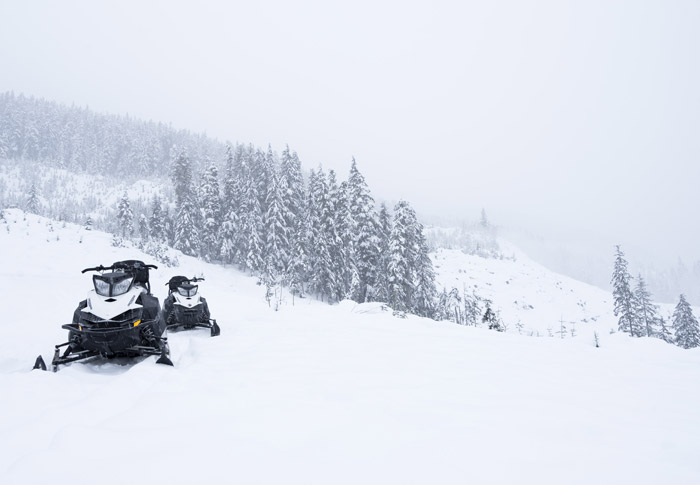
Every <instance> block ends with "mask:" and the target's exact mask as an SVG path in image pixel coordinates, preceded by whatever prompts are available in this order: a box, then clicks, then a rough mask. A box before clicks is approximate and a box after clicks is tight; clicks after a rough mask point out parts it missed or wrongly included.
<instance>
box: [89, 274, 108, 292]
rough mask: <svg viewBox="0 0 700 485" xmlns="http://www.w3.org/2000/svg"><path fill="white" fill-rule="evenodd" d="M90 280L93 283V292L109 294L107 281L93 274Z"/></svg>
mask: <svg viewBox="0 0 700 485" xmlns="http://www.w3.org/2000/svg"><path fill="white" fill-rule="evenodd" d="M92 282H93V283H94V285H95V292H97V294H98V295H100V296H109V286H110V285H109V282H108V281H105V280H103V279H102V278H100V277H99V276H97V275H95V276H93V277H92Z"/></svg>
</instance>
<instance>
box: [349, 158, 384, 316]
mask: <svg viewBox="0 0 700 485" xmlns="http://www.w3.org/2000/svg"><path fill="white" fill-rule="evenodd" d="M347 192H348V196H347V198H348V204H349V212H350V218H351V224H352V226H351V228H350V232H351V233H352V234H354V235H355V239H354V241H353V243H354V244H353V249H354V250H353V259H354V261H353V263H352V264H353V267H354V268H356V270H357V275H358V278H359V285H358V292H357V293H356V294H355V295H353V299H354V300H355V301H357V302H359V303H363V302H365V301H372V300H374V299H375V298H376V296H375V295H376V293H378V291H377V288H376V287H377V279H378V278H377V268H378V261H379V238H378V236H377V232H378V229H377V222H376V216H375V214H374V199H373V198H372V196H371V195H370V192H369V188H368V187H367V183H366V182H365V178H364V177H363V176H362V174H361V173H360V172H359V170H358V169H357V163H356V162H355V159H354V158H353V159H352V163H351V166H350V176H349V177H348V188H347Z"/></svg>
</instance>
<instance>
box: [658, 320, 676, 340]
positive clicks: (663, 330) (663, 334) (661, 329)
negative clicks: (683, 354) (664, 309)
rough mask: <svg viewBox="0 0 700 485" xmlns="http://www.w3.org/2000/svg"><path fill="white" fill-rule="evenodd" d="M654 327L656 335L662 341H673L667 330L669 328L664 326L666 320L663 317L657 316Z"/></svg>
mask: <svg viewBox="0 0 700 485" xmlns="http://www.w3.org/2000/svg"><path fill="white" fill-rule="evenodd" d="M656 328H657V333H656V337H658V338H660V339H661V340H663V341H664V342H666V343H668V344H672V343H674V339H673V334H672V333H671V331H670V330H669V328H668V327H667V326H666V320H665V319H664V318H663V317H661V316H660V317H658V319H657V320H656Z"/></svg>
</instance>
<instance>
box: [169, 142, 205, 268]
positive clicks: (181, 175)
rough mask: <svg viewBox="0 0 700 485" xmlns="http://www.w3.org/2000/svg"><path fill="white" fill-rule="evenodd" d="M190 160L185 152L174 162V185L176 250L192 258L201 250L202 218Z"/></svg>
mask: <svg viewBox="0 0 700 485" xmlns="http://www.w3.org/2000/svg"><path fill="white" fill-rule="evenodd" d="M190 165H191V164H190V161H189V159H188V158H187V157H186V156H185V154H184V152H180V154H179V155H178V156H177V157H176V158H175V161H174V162H173V171H172V177H173V185H174V186H175V210H176V217H175V244H174V246H175V249H179V250H180V251H182V252H183V253H185V254H187V255H190V256H197V255H198V254H199V250H200V240H199V237H200V234H199V230H198V227H197V226H198V222H199V220H200V218H201V215H200V213H199V209H198V207H197V203H196V200H195V195H194V191H193V190H192V171H191V166H190Z"/></svg>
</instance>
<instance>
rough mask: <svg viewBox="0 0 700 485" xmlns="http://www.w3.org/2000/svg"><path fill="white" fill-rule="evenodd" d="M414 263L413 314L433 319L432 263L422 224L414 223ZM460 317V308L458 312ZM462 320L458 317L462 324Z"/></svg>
mask: <svg viewBox="0 0 700 485" xmlns="http://www.w3.org/2000/svg"><path fill="white" fill-rule="evenodd" d="M415 227H416V229H415V231H416V235H415V237H416V261H415V272H416V274H415V294H414V296H413V313H415V314H416V315H420V316H422V317H427V318H434V317H435V301H436V298H437V289H436V288H435V271H434V270H433V262H432V261H431V259H430V256H429V254H428V253H429V249H428V243H427V241H426V239H425V235H424V234H423V224H421V223H419V222H417V221H416V226H415ZM454 291H455V292H456V298H457V299H459V301H460V307H461V298H460V297H459V291H457V289H454ZM459 312H460V315H461V308H460V310H459ZM462 320H463V319H462V318H461V316H460V321H458V322H457V323H460V324H462V323H463V321H462Z"/></svg>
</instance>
